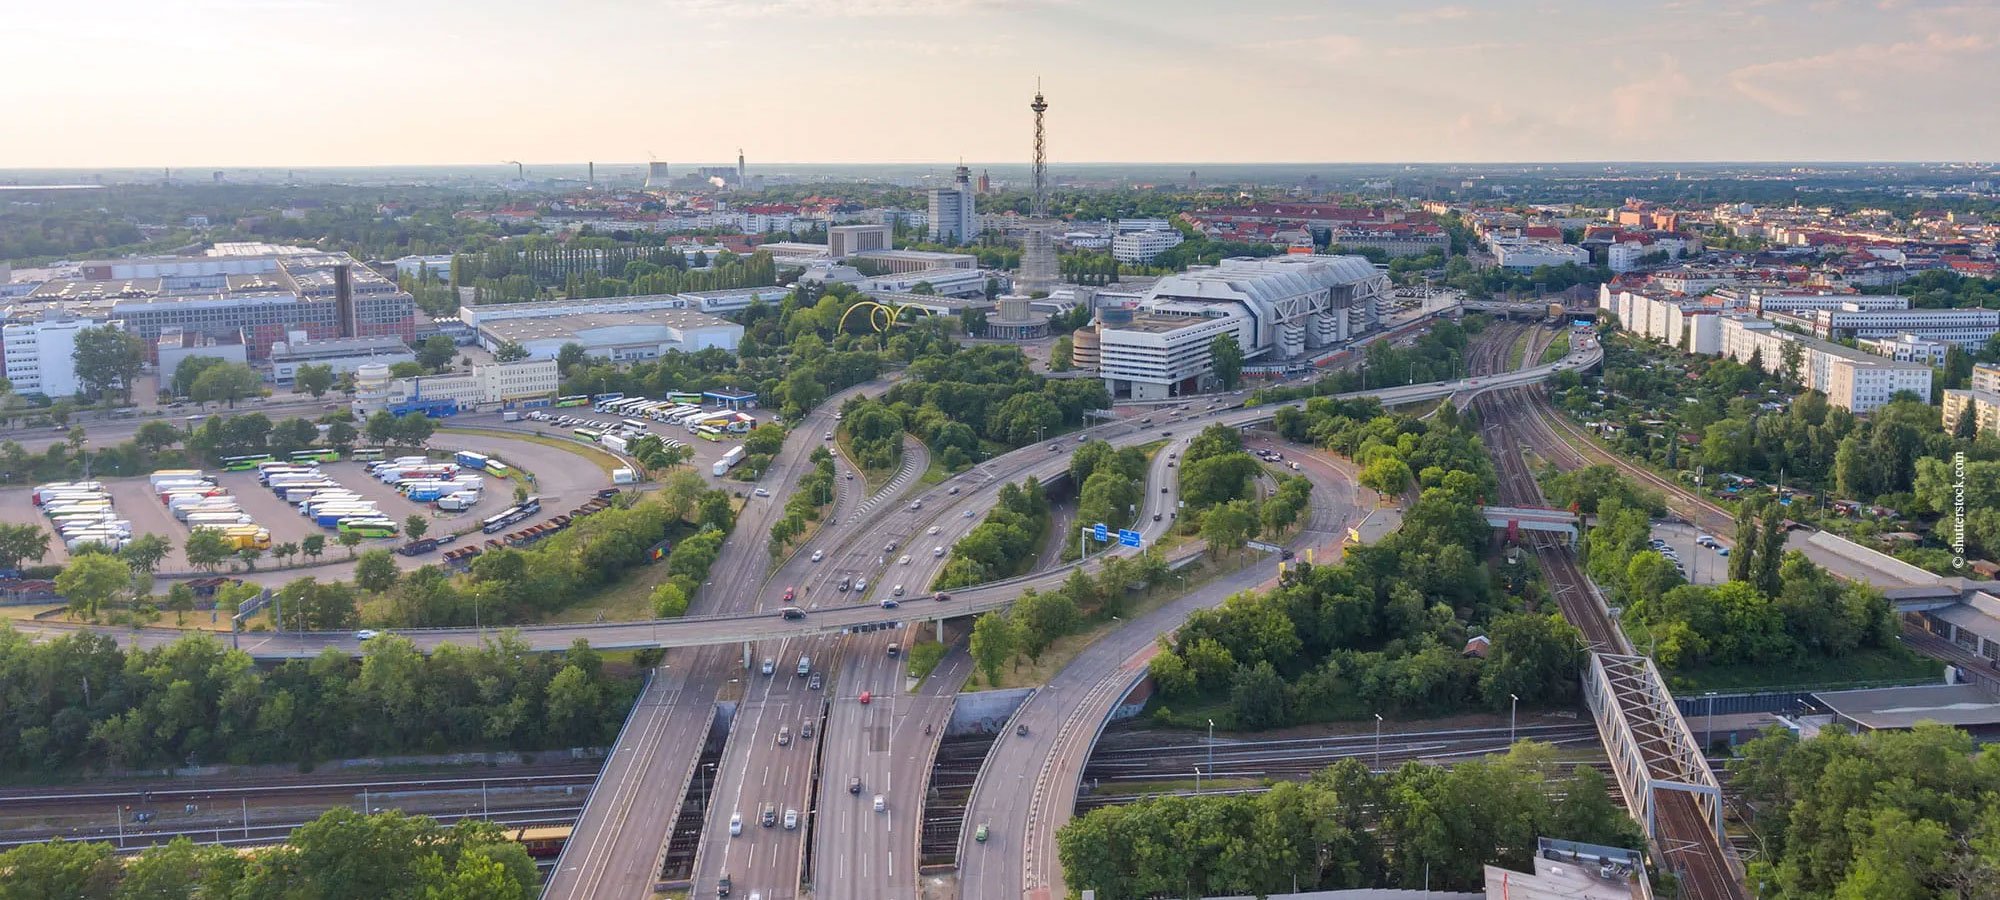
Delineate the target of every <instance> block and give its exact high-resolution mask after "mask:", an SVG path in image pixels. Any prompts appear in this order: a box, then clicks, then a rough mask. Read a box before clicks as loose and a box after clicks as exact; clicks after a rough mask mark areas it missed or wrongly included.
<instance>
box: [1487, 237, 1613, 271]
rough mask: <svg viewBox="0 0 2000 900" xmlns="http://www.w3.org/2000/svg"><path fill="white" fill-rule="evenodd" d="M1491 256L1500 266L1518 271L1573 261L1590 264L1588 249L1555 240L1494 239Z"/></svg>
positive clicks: (1585, 264) (1580, 264)
mask: <svg viewBox="0 0 2000 900" xmlns="http://www.w3.org/2000/svg"><path fill="white" fill-rule="evenodd" d="M1493 256H1494V259H1495V260H1497V261H1498V262H1499V265H1500V268H1503V269H1513V270H1515V271H1518V272H1528V271H1533V270H1534V269H1536V268H1539V267H1541V266H1562V265H1568V264H1570V263H1575V264H1577V265H1579V266H1587V265H1590V251H1589V250H1585V249H1584V248H1582V247H1579V246H1577V245H1575V244H1561V243H1557V242H1555V241H1522V240H1513V241H1497V240H1496V241H1494V242H1493Z"/></svg>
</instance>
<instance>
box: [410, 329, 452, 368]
mask: <svg viewBox="0 0 2000 900" xmlns="http://www.w3.org/2000/svg"><path fill="white" fill-rule="evenodd" d="M457 355H458V345H457V344H455V343H453V342H452V339H451V338H449V337H446V336H444V335H442V334H434V335H431V336H430V337H427V338H424V342H423V343H422V344H419V345H417V363H418V364H420V365H422V366H423V367H424V368H425V369H428V370H430V371H433V372H435V371H437V370H439V369H442V368H444V367H445V366H448V365H451V358H452V357H454V356H457Z"/></svg>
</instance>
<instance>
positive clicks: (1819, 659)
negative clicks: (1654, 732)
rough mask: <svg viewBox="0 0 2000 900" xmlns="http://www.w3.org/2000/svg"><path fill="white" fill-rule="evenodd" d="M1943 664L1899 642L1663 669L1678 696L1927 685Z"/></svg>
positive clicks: (1941, 672) (1938, 673)
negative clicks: (1769, 660) (1758, 661)
mask: <svg viewBox="0 0 2000 900" xmlns="http://www.w3.org/2000/svg"><path fill="white" fill-rule="evenodd" d="M1943 665H1944V664H1943V663H1941V662H1938V661H1937V660H1935V659H1931V658H1930V657H1927V656H1922V655H1919V654H1917V653H1913V652H1911V651H1909V650H1905V649H1903V648H1901V647H1892V648H1886V649H1880V650H1862V651H1857V652H1855V653H1850V654H1847V655H1845V656H1840V657H1831V656H1816V657H1809V658H1807V659H1804V660H1800V661H1799V662H1796V663H1773V664H1770V665H1761V666H1748V665H1745V666H1700V667H1696V668H1692V669H1680V670H1675V671H1670V672H1668V673H1667V681H1668V683H1669V685H1670V686H1671V687H1672V689H1673V690H1674V691H1675V692H1676V693H1678V694H1680V695H1681V696H1684V697H1685V696H1687V695H1688V694H1689V692H1693V691H1717V692H1721V693H1735V692H1741V691H1752V690H1773V689H1778V688H1790V687H1810V688H1813V689H1817V690H1827V689H1834V688H1841V687H1870V686H1879V685H1882V684H1886V683H1904V684H1929V683H1932V682H1935V681H1937V679H1938V677H1939V676H1940V675H1941V674H1943V669H1942V668H1940V667H1941V666H1943Z"/></svg>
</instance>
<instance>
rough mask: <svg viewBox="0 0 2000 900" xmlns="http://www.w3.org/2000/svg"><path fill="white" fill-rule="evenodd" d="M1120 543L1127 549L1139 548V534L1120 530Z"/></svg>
mask: <svg viewBox="0 0 2000 900" xmlns="http://www.w3.org/2000/svg"><path fill="white" fill-rule="evenodd" d="M1118 543H1120V544H1122V545H1124V546H1127V547H1137V546H1139V532H1136V531H1133V530H1131V529H1129V528H1120V529H1118Z"/></svg>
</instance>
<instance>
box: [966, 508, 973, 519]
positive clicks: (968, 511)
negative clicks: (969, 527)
mask: <svg viewBox="0 0 2000 900" xmlns="http://www.w3.org/2000/svg"><path fill="white" fill-rule="evenodd" d="M965 518H968V519H970V518H972V510H969V509H968V510H966V511H965Z"/></svg>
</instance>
